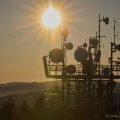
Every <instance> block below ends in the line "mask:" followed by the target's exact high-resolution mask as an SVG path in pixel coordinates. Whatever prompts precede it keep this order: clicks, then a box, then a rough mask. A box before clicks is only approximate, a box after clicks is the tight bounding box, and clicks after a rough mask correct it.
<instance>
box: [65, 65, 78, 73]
mask: <svg viewBox="0 0 120 120" xmlns="http://www.w3.org/2000/svg"><path fill="white" fill-rule="evenodd" d="M66 72H67V73H68V74H74V73H75V72H76V67H75V66H74V65H68V66H67V67H66Z"/></svg>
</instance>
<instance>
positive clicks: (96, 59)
mask: <svg viewBox="0 0 120 120" xmlns="http://www.w3.org/2000/svg"><path fill="white" fill-rule="evenodd" d="M100 57H101V51H100V50H98V51H97V53H96V54H95V59H94V60H95V62H99V61H100Z"/></svg>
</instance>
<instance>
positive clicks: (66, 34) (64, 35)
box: [62, 30, 69, 38]
mask: <svg viewBox="0 0 120 120" xmlns="http://www.w3.org/2000/svg"><path fill="white" fill-rule="evenodd" d="M68 34H69V32H68V31H67V30H63V31H62V35H63V37H64V38H67V36H68Z"/></svg>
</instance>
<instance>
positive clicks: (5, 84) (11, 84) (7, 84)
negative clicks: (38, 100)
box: [0, 82, 28, 87]
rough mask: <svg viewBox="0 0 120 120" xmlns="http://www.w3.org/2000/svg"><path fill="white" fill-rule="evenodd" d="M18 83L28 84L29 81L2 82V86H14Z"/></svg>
mask: <svg viewBox="0 0 120 120" xmlns="http://www.w3.org/2000/svg"><path fill="white" fill-rule="evenodd" d="M18 84H28V82H10V83H4V84H0V87H4V86H13V85H18Z"/></svg>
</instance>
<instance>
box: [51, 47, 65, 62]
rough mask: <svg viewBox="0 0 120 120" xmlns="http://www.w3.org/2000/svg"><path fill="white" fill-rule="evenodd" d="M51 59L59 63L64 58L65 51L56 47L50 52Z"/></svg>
mask: <svg viewBox="0 0 120 120" xmlns="http://www.w3.org/2000/svg"><path fill="white" fill-rule="evenodd" d="M49 56H50V59H51V61H52V62H54V63H59V62H62V61H63V60H64V52H63V51H62V50H61V49H58V48H55V49H53V50H52V51H51V52H50V55H49Z"/></svg>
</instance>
